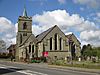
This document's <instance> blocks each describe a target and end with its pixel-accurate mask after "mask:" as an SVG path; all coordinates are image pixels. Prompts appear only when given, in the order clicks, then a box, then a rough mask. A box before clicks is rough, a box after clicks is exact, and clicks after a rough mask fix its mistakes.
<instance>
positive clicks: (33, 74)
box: [0, 64, 48, 75]
mask: <svg viewBox="0 0 100 75" xmlns="http://www.w3.org/2000/svg"><path fill="white" fill-rule="evenodd" d="M0 68H4V69H8V70H11V71H15V72H18V73H22V74H26V75H48V74H45V73H41V72H37V71H31V70H20V71H16V70H15V69H13V68H18V67H14V66H6V65H2V64H0Z"/></svg>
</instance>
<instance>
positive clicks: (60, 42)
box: [59, 38, 62, 50]
mask: <svg viewBox="0 0 100 75" xmlns="http://www.w3.org/2000/svg"><path fill="white" fill-rule="evenodd" d="M59 45H60V46H59V47H60V48H59V49H60V50H62V38H60V39H59Z"/></svg>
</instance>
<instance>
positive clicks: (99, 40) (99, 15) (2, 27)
mask: <svg viewBox="0 0 100 75" xmlns="http://www.w3.org/2000/svg"><path fill="white" fill-rule="evenodd" d="M24 6H25V7H26V10H27V13H28V16H32V18H33V25H32V31H33V34H34V35H38V34H39V33H41V32H43V31H45V30H46V29H48V28H49V27H52V26H54V25H58V26H59V27H60V29H61V30H62V31H63V32H64V33H68V32H73V33H74V34H75V35H76V37H77V38H78V39H79V40H80V42H81V43H82V45H84V44H87V43H90V44H92V45H95V46H100V0H0V39H3V40H4V41H5V42H6V43H7V45H10V44H11V43H15V41H16V32H17V21H18V17H19V16H21V15H22V14H23V9H24Z"/></svg>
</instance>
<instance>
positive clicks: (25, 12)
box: [23, 6, 27, 17]
mask: <svg viewBox="0 0 100 75" xmlns="http://www.w3.org/2000/svg"><path fill="white" fill-rule="evenodd" d="M23 16H25V17H27V11H26V8H25V6H24V11H23Z"/></svg>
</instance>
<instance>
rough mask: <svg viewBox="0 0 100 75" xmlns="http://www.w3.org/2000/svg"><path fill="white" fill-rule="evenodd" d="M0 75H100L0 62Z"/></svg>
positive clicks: (44, 65)
mask: <svg viewBox="0 0 100 75" xmlns="http://www.w3.org/2000/svg"><path fill="white" fill-rule="evenodd" d="M0 75H100V74H97V73H89V72H81V71H72V70H68V69H60V68H59V69H58V68H51V67H48V65H47V64H43V63H40V64H25V63H13V62H1V61H0Z"/></svg>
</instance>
